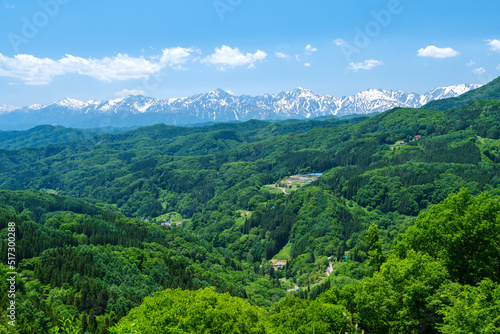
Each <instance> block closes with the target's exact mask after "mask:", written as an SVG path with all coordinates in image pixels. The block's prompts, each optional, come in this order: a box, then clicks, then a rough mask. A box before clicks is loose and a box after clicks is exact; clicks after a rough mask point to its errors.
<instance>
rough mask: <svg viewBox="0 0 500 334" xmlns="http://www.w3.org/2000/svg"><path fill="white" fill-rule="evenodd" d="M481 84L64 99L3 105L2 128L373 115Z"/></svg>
mask: <svg viewBox="0 0 500 334" xmlns="http://www.w3.org/2000/svg"><path fill="white" fill-rule="evenodd" d="M478 87H480V85H470V84H461V85H454V86H448V87H439V88H435V89H433V90H430V91H429V92H427V93H425V94H416V93H407V92H404V91H401V90H396V91H393V90H383V89H370V90H366V91H363V92H360V93H358V94H355V95H353V96H348V97H334V96H330V95H319V94H315V93H313V92H312V91H310V90H308V89H304V88H296V89H295V90H293V91H288V92H281V93H279V94H264V95H260V96H255V97H252V96H248V95H240V96H235V95H232V94H230V93H228V92H226V91H224V90H222V89H216V90H214V91H210V92H208V93H205V94H196V95H193V96H190V97H184V98H174V99H168V100H160V99H156V98H152V97H146V96H142V95H137V96H132V95H128V96H126V97H123V98H119V99H115V100H109V101H94V100H91V101H87V102H84V101H80V100H75V99H70V98H66V99H63V100H60V101H58V102H56V103H53V104H51V105H48V106H43V105H39V104H37V105H31V106H27V107H12V106H4V105H0V130H14V129H15V130H17V129H19V130H22V129H28V128H31V127H34V126H37V125H42V124H52V125H62V126H66V127H76V128H99V127H109V126H112V127H130V126H145V125H152V124H156V123H165V124H168V125H187V124H196V123H203V122H228V121H245V120H249V119H260V120H280V119H281V120H283V119H309V118H315V117H320V116H346V115H352V114H370V113H378V112H383V111H385V110H388V109H391V108H395V107H408V108H419V107H421V106H423V105H425V104H426V103H429V102H431V101H434V100H439V99H444V98H450V97H456V96H459V95H461V94H464V93H466V92H469V91H471V90H474V89H476V88H478Z"/></svg>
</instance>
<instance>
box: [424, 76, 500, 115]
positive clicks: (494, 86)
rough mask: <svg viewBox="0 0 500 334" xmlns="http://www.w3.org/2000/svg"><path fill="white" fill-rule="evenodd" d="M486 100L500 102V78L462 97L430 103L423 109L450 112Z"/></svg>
mask: <svg viewBox="0 0 500 334" xmlns="http://www.w3.org/2000/svg"><path fill="white" fill-rule="evenodd" d="M485 100H500V77H498V78H496V79H495V80H493V81H491V82H489V83H487V84H486V85H484V86H482V87H479V88H477V89H475V90H471V91H469V92H467V93H464V94H462V95H460V96H457V97H452V98H448V99H442V100H435V101H432V102H429V103H427V104H426V105H424V106H423V107H422V108H423V109H430V110H449V109H452V108H460V107H463V106H465V105H467V104H469V103H471V102H474V101H485Z"/></svg>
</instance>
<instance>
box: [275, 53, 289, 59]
mask: <svg viewBox="0 0 500 334" xmlns="http://www.w3.org/2000/svg"><path fill="white" fill-rule="evenodd" d="M274 55H275V56H276V57H278V58H281V59H288V58H290V56H289V55H287V54H286V53H284V52H276V53H275V54H274Z"/></svg>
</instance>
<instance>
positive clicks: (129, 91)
mask: <svg viewBox="0 0 500 334" xmlns="http://www.w3.org/2000/svg"><path fill="white" fill-rule="evenodd" d="M115 95H116V96H127V95H144V91H143V90H140V89H123V90H121V91H119V92H116V93H115Z"/></svg>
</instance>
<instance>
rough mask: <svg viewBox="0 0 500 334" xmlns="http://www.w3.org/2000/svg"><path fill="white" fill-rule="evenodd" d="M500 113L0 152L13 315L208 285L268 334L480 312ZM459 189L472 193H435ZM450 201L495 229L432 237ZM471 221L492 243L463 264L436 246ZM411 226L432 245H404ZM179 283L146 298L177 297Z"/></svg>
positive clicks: (170, 131)
mask: <svg viewBox="0 0 500 334" xmlns="http://www.w3.org/2000/svg"><path fill="white" fill-rule="evenodd" d="M498 124H500V102H498V101H475V102H473V103H470V104H467V105H465V106H463V107H460V108H455V109H451V110H446V111H439V110H437V111H433V110H428V109H405V108H396V109H393V110H390V111H387V112H385V113H382V114H379V115H376V116H373V117H371V118H366V117H365V118H358V119H349V120H339V119H331V120H325V121H318V120H315V121H300V122H282V123H267V122H260V121H250V122H246V123H231V124H217V125H211V126H207V127H199V128H178V127H170V126H165V125H156V126H152V127H146V128H140V129H136V130H133V131H128V132H125V133H119V134H108V135H103V134H100V135H96V136H93V137H91V138H85V139H81V140H76V141H71V142H64V143H58V144H51V145H48V146H42V147H34V148H23V149H15V150H2V151H0V187H2V188H4V189H9V190H4V191H2V192H0V204H3V205H4V207H3V208H2V210H3V211H2V212H4V218H2V220H1V221H2V222H3V224H5V223H7V222H9V221H15V222H16V224H18V226H19V231H20V232H21V233H19V240H18V241H19V243H18V244H19V245H20V246H19V248H20V250H21V254H23V255H22V256H20V258H19V259H20V260H21V264H20V266H19V269H20V270H21V271H22V275H23V277H24V278H23V279H22V280H21V281H20V283H19V284H22V286H23V287H25V291H27V293H26V294H24V292H23V294H22V295H21V296H22V297H21V298H23V300H27V302H26V304H25V305H24V306H23V307H25V308H21V310H22V312H21V313H22V314H29V316H28V315H27V316H26V318H23V319H22V320H20V323H22V324H25V326H26V327H24V328H30V326H32V329H33V328H34V330H35V331H36V330H38V332H41V333H43V332H44V331H46V330H48V328H54V327H55V325H56V324H57V323H58V321H59V320H64V319H71V317H72V316H74V317H75V318H74V319H73V321H69V320H66V321H67V323H66V325H67V326H72V324H73V325H75V326H80V327H79V328H81V329H83V328H85V329H86V330H87V331H88V332H91V333H94V332H95V333H106V332H107V331H109V330H108V328H109V327H110V326H112V325H113V324H114V323H116V322H117V321H118V320H119V318H121V317H122V316H125V315H126V314H128V312H129V310H131V309H132V308H134V307H136V306H139V304H140V303H141V302H142V300H143V299H144V298H145V297H146V296H150V295H151V294H153V293H154V292H157V291H161V290H164V289H167V288H168V289H176V288H182V289H198V288H205V287H214V288H215V289H216V291H217V292H229V293H230V294H231V295H232V296H234V297H242V298H245V299H247V301H248V303H249V304H247V303H246V302H245V303H243V304H240V302H235V304H236V305H239V306H237V307H240V308H241V309H242V310H243V309H244V310H247V311H249V317H253V318H252V319H250V320H248V319H247V320H248V321H249V322H250V323H254V324H259V326H261V328H262V329H263V330H265V331H268V332H270V333H273V332H283V331H284V332H286V331H287V328H288V331H292V332H294V331H296V332H312V328H313V326H314V328H315V330H317V331H318V332H325V333H326V332H328V331H335V332H339V331H340V330H341V329H342V328H344V329H342V330H344V331H347V332H349V333H350V332H355V331H356V329H355V328H356V324H358V325H359V326H360V327H361V328H363V329H365V330H366V331H367V332H370V333H388V332H390V331H393V332H409V333H411V332H412V331H417V332H426V333H427V332H428V333H436V332H439V331H442V332H446V330H448V332H447V333H450V331H449V328H451V327H450V326H452V325H449V326H448V324H453V323H454V321H455V320H454V319H458V317H459V316H458V315H457V314H462V313H463V312H469V311H470V312H471V314H472V313H473V312H476V310H475V309H474V306H473V305H474V303H473V302H472V301H471V300H470V299H464V298H470V296H472V294H473V293H476V292H477V291H479V292H480V293H484V291H485V289H486V288H487V287H490V288H491V291H496V290H495V289H496V285H497V284H498V282H497V280H498V278H497V277H496V276H495V275H493V274H491V272H494V270H496V267H495V265H494V264H493V263H498V261H497V260H498V259H497V255H498V254H497V253H495V250H496V249H498V244H497V243H496V242H497V241H496V239H494V238H495V235H494V233H492V232H491V231H493V230H494V229H495V228H496V225H495V224H497V220H498V219H497V213H496V211H495V210H496V209H495V208H496V206H495V205H496V204H495V203H496V201H497V198H498V195H500V191H499V189H498V187H499V185H500V165H499V163H500V142H499V138H500V131H499V129H498ZM310 173H322V174H321V175H320V176H318V175H316V176H314V177H312V176H308V175H307V174H310ZM297 180H299V181H297ZM300 180H302V181H300ZM462 188H468V189H469V190H468V193H466V192H461V193H460V195H455V196H451V197H450V198H449V199H448V200H446V199H447V198H448V197H449V196H450V194H453V193H458V192H459V191H460V189H462ZM36 191H40V192H36ZM485 191H488V192H490V194H489V195H481V197H479V200H480V201H482V202H484V203H489V204H488V205H489V207H488V208H486V209H485V210H487V211H488V210H489V211H488V212H492V214H488V215H485V216H477V215H476V216H475V215H474V214H473V213H472V211H473V210H475V208H476V207H477V205H476V204H477V200H475V198H476V197H475V196H479V195H480V194H481V193H482V192H485ZM47 193H48V194H50V195H47ZM444 200H446V201H448V202H446V201H445V202H444V203H443V204H439V203H441V202H443V201H444ZM455 202H457V203H458V204H456V205H455V204H454V205H455V206H462V207H464V209H461V210H462V211H457V212H464V215H465V216H466V217H469V218H470V220H471V222H472V223H471V224H469V225H470V226H469V225H467V226H463V228H469V227H471V226H472V227H473V226H478V227H480V228H483V227H484V230H485V231H489V232H488V234H489V236H490V237H491V238H493V239H491V240H490V241H491V242H488V243H484V245H483V244H480V242H483V241H484V242H486V241H485V240H486V239H485V238H483V239H480V237H479V236H480V235H481V233H480V231H476V230H473V231H470V230H467V231H460V233H459V234H457V236H455V235H453V234H448V235H446V237H445V238H442V239H439V238H436V237H435V236H434V235H435V234H436V233H435V230H436V229H437V227H436V226H435V225H436V224H434V225H433V224H431V222H434V221H437V222H438V225H440V224H441V223H442V222H440V220H439V219H440V218H439V217H447V216H446V214H448V215H449V216H450V218H449V219H446V221H447V222H455V221H456V222H460V221H461V220H460V217H456V216H453V215H454V214H456V212H455V211H453V210H452V209H449V207H453V205H451V204H449V203H455ZM490 204H491V205H490ZM450 205H451V206H450ZM485 205H486V204H485ZM425 212H429V213H430V216H429V215H427V216H426V213H425ZM445 213H446V214H445ZM419 215H420V216H419ZM417 216H418V217H419V218H417ZM434 216H436V217H434ZM426 217H428V218H426ZM452 218H453V219H452ZM479 221H481V222H482V221H485V222H486V223H484V224H482V223H481V224H475V225H474V223H473V222H476V223H477V222H479ZM167 222H168V223H167ZM162 223H163V225H161V224H162ZM177 223H179V225H177ZM168 224H171V225H172V226H171V227H169V226H165V225H168ZM422 224H423V225H422ZM426 224H430V226H431V227H429V229H430V230H431V232H426V231H425V229H426V228H428V227H422V226H424V225H426ZM2 226H3V227H2V228H3V230H2V233H6V231H7V230H6V229H5V228H4V226H6V225H2ZM410 226H416V227H413V228H410V229H408V228H409V227H410ZM426 226H427V225H426ZM452 227H453V228H455V227H454V226H452ZM452 227H450V228H452ZM491 228H493V230H492V229H491ZM407 229H408V231H407ZM415 229H417V230H415ZM405 231H407V232H405ZM415 231H417V232H418V233H417V232H415ZM433 231H434V232H433ZM444 232H446V231H444ZM401 233H409V234H408V235H410V234H411V233H417V234H414V235H413V234H412V235H413V236H412V237H409V236H406V237H401V236H400V235H401ZM405 235H406V234H405ZM468 235H476V236H477V239H478V240H477V242H479V244H480V245H481V247H483V246H484V247H483V248H485V249H487V250H488V254H489V255H488V257H487V258H485V259H480V260H478V256H479V257H480V255H478V254H472V255H471V259H473V260H474V262H476V264H477V265H470V263H468V262H467V263H465V264H467V265H470V266H469V267H470V268H469V267H467V266H465V265H464V263H462V262H460V261H459V262H457V263H458V264H457V263H454V262H453V261H451V260H448V259H447V258H446V256H450V254H454V255H453V256H454V258H457V256H458V255H457V254H458V252H459V251H460V250H462V249H465V248H464V247H465V246H466V247H469V248H470V245H469V244H467V242H466V241H465V240H463V239H459V236H468ZM398 236H399V237H398ZM421 236H424V238H431V240H425V242H431V244H429V245H431V246H432V247H434V248H433V249H437V250H439V249H445V250H446V252H445V253H439V252H438V251H437V252H438V253H437V254H435V253H430V252H427V251H426V250H425V249H421V248H418V247H417V246H418V245H420V244H422V245H423V244H426V243H425V242H424V241H422V240H423V239H422V237H421ZM425 236H426V237H425ZM401 238H402V239H401ZM38 240H40V241H38ZM395 240H397V241H395ZM403 241H404V242H403ZM450 245H451V246H450ZM457 245H458V246H457ZM3 247H4V248H5V247H6V246H5V244H4V246H3ZM393 247H394V248H393ZM429 247H430V246H429ZM478 247H479V246H478ZM495 247H496V248H495ZM429 249H431V248H429ZM481 249H482V248H481ZM453 252H455V253H453ZM480 253H481V254H483V253H484V252H483V251H481V252H480ZM271 261H272V262H271ZM450 261H451V262H450ZM471 261H472V260H471ZM495 261H496V262H495ZM278 263H280V265H281V266H283V267H282V270H279V269H278V267H279V266H278ZM457 266H461V267H463V268H466V272H465V273H464V272H460V270H458V269H457ZM4 269H5V268H4ZM469 269H470V270H469ZM327 270H328V273H327ZM5 272H7V271H6V270H5ZM137 282H138V283H137ZM456 284H458V285H456ZM468 284H470V285H468ZM332 286H333V287H332ZM295 287H298V289H299V291H298V292H297V291H295V290H296V288H295ZM330 288H331V289H330ZM54 289H56V290H54ZM52 290H54V291H52ZM44 291H45V292H44ZM47 291H48V292H50V293H52V295H51V294H50V293H49V294H48V295H47ZM207 291H209V290H205V292H201V293H200V294H201V297H200V298H205V297H207V296H209V295H211V293H210V292H207ZM293 291H295V292H293ZM28 292H29V293H28ZM180 295H181V293H175V292H172V293H171V294H170V295H158V296H159V297H158V298H160V300H159V302H160V303H167V304H168V303H173V304H175V303H176V301H175V298H177V296H180ZM30 296H31V297H30ZM50 296H52V297H50ZM203 296H205V297H203ZM293 296H295V297H293ZM443 296H444V297H443ZM49 297H50V300H49ZM171 297H172V298H173V299H174V300H173V301H170V298H171ZM30 298H31V299H30ZM186 298H195V299H196V298H198V297H196V296H195V295H193V296H188V297H186ZM207 298H208V297H207ZM209 298H212V297H209ZM214 298H215V299H216V300H217V297H214ZM297 298H300V299H297ZM491 298H494V297H491ZM210 300H212V301H213V298H212V299H210ZM312 300H314V301H312ZM316 300H317V301H316ZM0 301H1V300H0ZM28 301H29V303H28ZM41 301H43V303H42V302H41ZM3 302H5V300H4V301H3ZM221 302H223V303H224V304H225V305H232V304H231V303H232V301H231V298H229V297H221ZM149 303H154V299H153V300H149V299H148V300H147V302H146V304H145V307H146V308H147V307H149V306H147V305H148V304H149ZM250 305H252V307H250ZM455 305H466V306H464V307H465V309H464V310H461V309H460V312H462V311H463V312H462V313H460V312H459V308H458V306H457V307H455ZM247 306H248V307H247ZM254 306H255V307H256V306H259V307H262V308H264V309H256V308H254ZM228 307H229V306H228ZM318 309H320V310H322V312H323V311H324V313H318V312H319V311H317V310H318ZM491 309H492V310H495V302H492V303H491ZM315 310H316V311H315ZM374 310H375V311H374ZM376 310H380V311H376ZM37 312H38V313H37ZM40 312H42V313H40ZM141 312H144V311H143V310H138V313H137V314H141ZM214 312H215V313H214V316H216V315H217V316H218V314H219V312H222V313H224V312H226V310H223V309H217V308H215V309H214ZM245 312H246V311H245ZM457 312H458V313H457ZM492 312H493V311H492ZM343 313H345V316H344V315H343ZM37 314H38V315H37ZM134 314H135V313H134ZM252 314H253V315H252ZM311 314H321V316H319V315H318V317H315V316H311ZM341 314H342V316H341V317H340V316H339V315H341ZM463 314H465V313H463ZM200 316H201V315H200ZM338 316H339V317H338ZM255 317H257V318H255ZM489 317H490V314H489V313H488V314H486V315H485V316H484V319H489ZM183 318H186V319H192V318H191V317H190V315H186V316H184V315H183ZM296 318H300V319H303V320H301V321H295V320H293V319H296ZM130 319H131V320H130V322H127V320H124V323H123V326H125V327H123V328H126V326H129V325H130V326H131V325H132V324H133V322H134V321H135V320H134V318H133V317H132V318H130ZM203 319H205V318H203ZM259 319H260V320H259ZM481 319H483V318H481ZM205 320H206V319H205ZM205 320H203V321H205ZM247 320H245V319H243V320H242V322H246V321H247ZM484 321H486V320H484ZM488 321H490V320H488ZM492 321H493V320H491V321H490V323H491V324H493V325H491V326H494V321H493V322H492ZM236 322H238V321H236ZM32 323H35V324H36V325H28V324H32ZM485 323H486V322H485ZM144 324H145V326H152V327H151V328H155V327H154V326H155V324H153V323H148V322H145V323H144ZM333 324H339V326H340V327H336V326H337V325H333ZM170 325H172V326H174V327H175V326H176V325H175V323H173V324H169V325H168V326H170ZM190 325H191V324H186V326H188V327H189V326H190ZM37 326H38V327H37ZM165 326H166V327H165V328H169V327H168V326H167V325H165ZM342 326H343V327H342ZM447 326H448V327H447ZM481 326H482V325H481ZM485 326H486V325H485ZM488 326H489V325H488ZM488 326H486V327H484V328H486V329H485V330H487V329H488V328H489V327H488ZM491 326H490V327H491ZM188 327H186V328H188ZM39 328H43V330H42V329H39ZM145 328H147V327H145ZM320 328H321V329H320ZM358 328H359V327H358ZM447 328H448V329H447ZM481 328H482V327H481ZM491 328H493V327H491ZM141 330H142V331H145V332H147V330H146V329H141ZM151 330H152V331H153V329H151ZM242 331H243V329H242ZM486 332H487V331H486Z"/></svg>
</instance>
